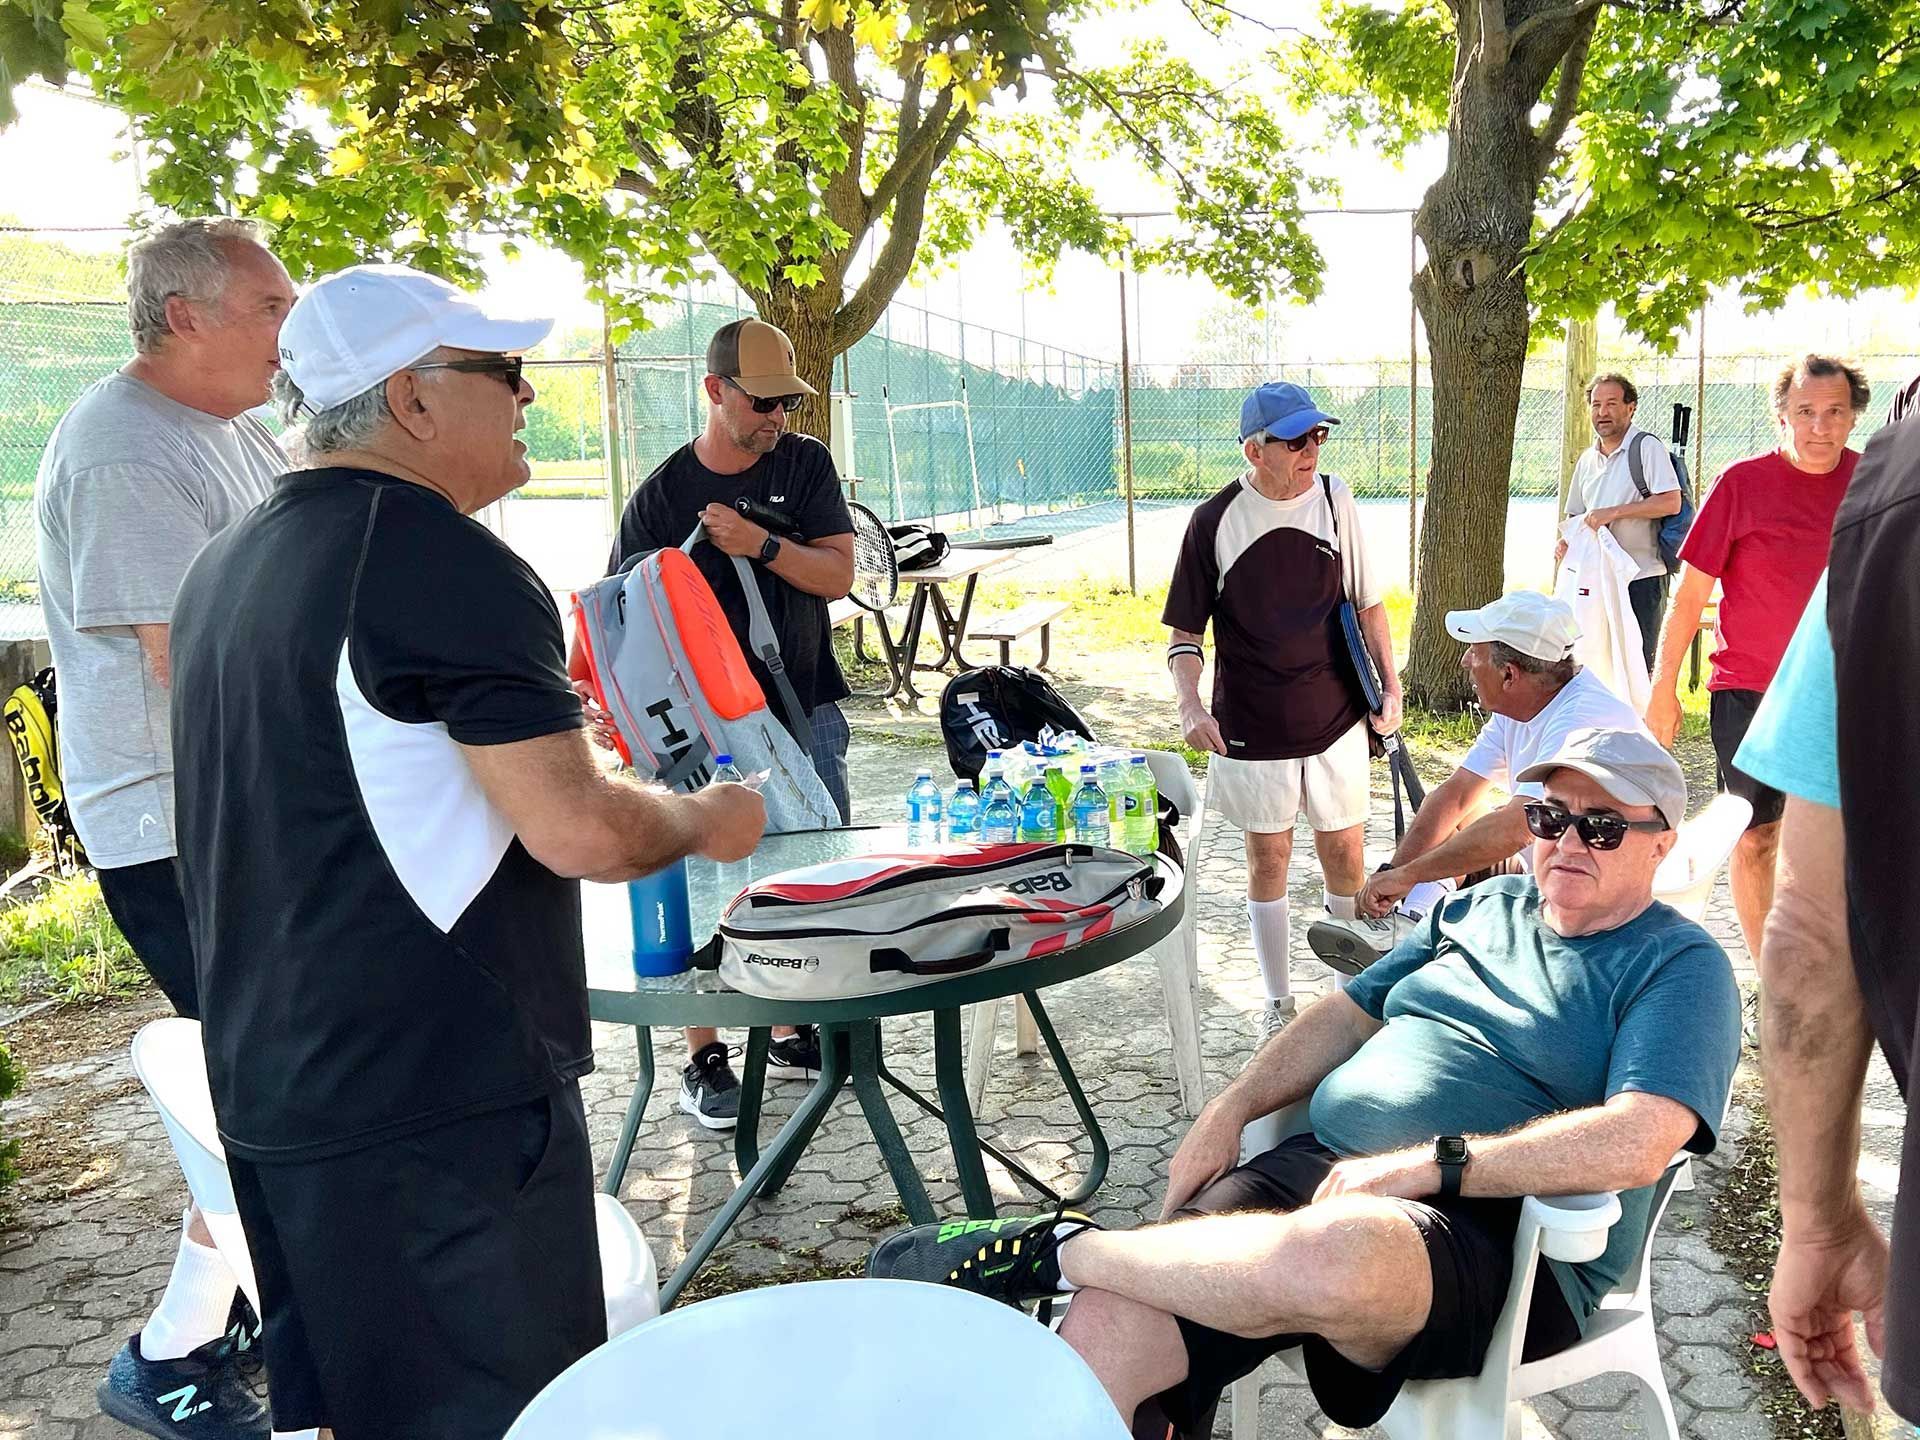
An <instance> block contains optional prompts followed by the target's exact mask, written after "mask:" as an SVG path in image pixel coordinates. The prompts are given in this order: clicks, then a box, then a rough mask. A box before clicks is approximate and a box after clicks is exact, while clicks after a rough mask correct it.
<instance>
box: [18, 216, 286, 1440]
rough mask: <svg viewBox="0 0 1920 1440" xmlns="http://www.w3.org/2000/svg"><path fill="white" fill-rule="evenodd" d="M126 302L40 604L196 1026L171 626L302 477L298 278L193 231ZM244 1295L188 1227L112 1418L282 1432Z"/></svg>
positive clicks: (70, 731)
mask: <svg viewBox="0 0 1920 1440" xmlns="http://www.w3.org/2000/svg"><path fill="white" fill-rule="evenodd" d="M127 292H128V314H129V321H130V326H131V329H132V332H133V347H134V350H135V352H136V353H135V355H134V357H133V359H132V360H130V361H128V362H127V364H126V365H124V366H123V367H121V368H120V369H119V370H116V371H115V372H114V373H113V374H111V375H109V376H107V377H106V378H105V379H103V380H101V381H99V382H98V383H96V384H95V385H93V386H92V387H90V388H89V389H88V390H87V391H86V393H85V394H83V395H82V396H81V397H80V399H79V400H78V401H76V402H75V403H74V406H73V408H72V409H71V410H69V411H68V412H67V413H66V415H65V416H64V417H63V418H62V419H61V421H60V423H59V425H58V426H56V427H55V429H54V432H53V434H52V436H51V437H50V438H49V439H48V441H47V448H46V452H45V454H44V455H43V456H42V457H41V461H40V473H39V477H38V478H37V479H36V481H35V482H34V519H35V524H36V528H37V530H38V533H39V552H40V553H39V558H40V605H41V609H42V610H43V611H44V612H45V615H46V621H47V639H48V642H49V644H50V646H51V648H52V650H53V664H54V671H55V674H56V675H57V676H58V683H59V687H60V709H59V725H60V751H61V762H62V772H63V773H62V779H63V781H64V782H65V786H66V792H67V802H68V805H69V807H70V808H71V811H72V814H73V822H74V828H75V829H76V830H77V831H78V832H79V834H80V839H81V842H82V843H83V844H84V845H85V846H86V847H87V855H88V858H89V859H91V860H92V862H93V864H94V865H95V866H96V867H97V868H98V872H99V879H100V891H101V894H102V896H103V897H104V898H105V900H106V903H107V908H108V909H109V910H110V911H112V913H113V918H114V920H115V921H116V922H117V923H118V924H119V926H120V929H121V930H122V931H123V932H124V933H125V935H126V937H127V940H128V943H129V944H131V945H132V946H133V949H134V952H135V953H136V954H137V955H139V957H140V960H141V963H142V964H144V965H145V966H146V968H147V971H148V973H150V974H151V975H152V976H153V978H154V981H155V983H156V984H158V985H159V987H160V988H161V990H163V991H164V992H165V993H166V996H167V998H168V999H169V1000H171V1001H172V1002H173V1006H174V1008H175V1009H176V1010H178V1011H179V1012H180V1013H181V1014H182V1015H185V1016H187V1017H189V1018H193V1019H197V1018H198V1017H199V1008H200V1007H199V1003H198V987H197V985H196V983H195V979H194V966H193V951H192V947H191V945H190V943H189V941H188V937H187V919H186V908H185V906H184V904H183V903H182V901H181V898H180V888H179V882H178V880H177V879H176V878H175V874H174V858H173V857H174V839H173V749H172V744H171V742H170V738H169V733H168V709H169V696H168V679H169V668H168V660H167V627H168V623H169V621H170V620H171V618H172V615H173V599H174V592H175V591H177V590H178V589H179V586H180V581H181V578H182V577H183V576H184V575H185V574H186V572H187V567H188V566H189V565H190V564H191V563H192V562H193V558H194V556H195V555H197V554H198V553H199V551H200V548H201V547H202V546H203V545H205V544H206V543H207V541H208V540H210V539H212V538H213V537H214V536H215V535H216V534H218V533H219V532H220V531H221V530H223V529H225V528H226V526H228V525H229V524H231V523H232V522H233V521H235V520H237V519H239V518H240V517H241V516H242V515H244V514H245V513H246V512H247V511H248V510H250V509H251V508H252V507H253V506H254V505H256V504H258V503H259V502H260V501H261V500H264V499H265V498H266V497H267V494H268V492H269V491H270V490H271V489H272V488H273V482H274V479H275V477H276V476H278V475H279V474H280V473H281V471H283V470H284V469H285V468H286V459H285V456H284V455H282V454H281V451H280V447H279V445H278V444H277V443H276V442H275V440H274V438H273V435H272V433H271V432H269V431H268V430H267V428H266V427H265V426H264V425H262V424H261V423H260V422H259V421H258V420H256V419H254V418H253V417H252V416H250V415H248V414H247V413H246V412H247V411H249V410H252V409H254V408H255V407H256V406H259V405H261V404H264V403H265V401H266V399H267V395H268V391H269V388H270V387H271V385H272V381H273V374H274V371H276V370H277V369H278V368H279V349H278V341H279V334H280V322H281V321H282V319H284V318H285V316H286V313H287V310H288V309H289V308H290V307H291V306H292V304H293V299H294V295H293V283H292V282H291V281H290V280H289V279H288V278H287V272H286V270H285V269H284V268H283V267H282V266H281V264H280V262H279V261H278V260H276V259H274V258H273V256H272V254H271V253H269V252H268V250H267V248H266V247H265V245H264V244H262V243H261V232H260V230H259V229H258V227H256V226H254V225H252V224H250V223H249V222H247V221H242V220H188V221H183V222H181V223H179V224H174V225H167V226H164V227H162V228H160V229H157V230H155V231H153V232H152V233H150V234H149V235H147V236H146V237H145V238H144V239H142V240H140V241H139V242H138V243H136V244H135V245H134V246H133V248H132V250H131V251H130V252H129V255H128V267H127ZM234 1292H235V1281H234V1274H233V1270H232V1269H231V1267H230V1266H229V1265H228V1264H227V1262H226V1261H225V1260H224V1259H223V1258H222V1257H221V1255H220V1252H219V1251H218V1250H216V1249H215V1248H214V1247H213V1240H212V1237H211V1235H210V1234H209V1233H208V1232H207V1229H206V1226H205V1224H204V1223H203V1222H202V1221H201V1219H200V1216H199V1214H198V1213H197V1212H196V1211H192V1210H189V1211H188V1213H187V1216H186V1221H185V1233H184V1234H183V1235H182V1236H181V1241H180V1251H179V1255H178V1258H177V1259H176V1260H175V1262H174V1269H173V1274H172V1276H171V1277H170V1278H169V1280H168V1282H167V1289H166V1293H165V1294H164V1295H163V1296H162V1297H161V1300H160V1304H159V1306H158V1307H157V1308H156V1309H155V1310H154V1312H153V1315H152V1317H151V1318H150V1319H149V1320H148V1321H147V1324H146V1325H145V1326H144V1327H143V1328H142V1330H141V1331H140V1333H139V1334H138V1335H135V1336H134V1337H133V1338H132V1339H130V1340H129V1341H128V1342H127V1343H126V1345H124V1346H122V1347H121V1349H120V1352H119V1354H117V1355H116V1356H114V1358H113V1363H112V1365H111V1367H110V1368H109V1371H108V1374H107V1378H106V1380H104V1381H103V1382H102V1383H101V1385H100V1389H99V1399H100V1407H101V1409H103V1410H105V1411H106V1412H107V1414H109V1415H112V1416H113V1417H114V1418H115V1419H118V1420H121V1421H123V1422H124V1423H126V1424H128V1425H131V1426H133V1427H134V1428H135V1429H137V1430H141V1431H144V1432H145V1433H147V1434H149V1435H158V1436H184V1435H188V1434H192V1435H194V1436H207V1437H222V1440H225V1437H239V1436H261V1437H264V1436H266V1435H267V1434H268V1433H269V1426H268V1421H267V1416H266V1412H265V1411H264V1410H263V1409H262V1407H261V1406H260V1404H259V1402H258V1401H257V1400H255V1399H254V1398H253V1396H252V1394H251V1393H250V1392H249V1391H248V1389H247V1386H246V1384H245V1383H244V1381H243V1380H242V1379H241V1377H240V1376H239V1374H238V1373H237V1372H236V1369H235V1366H234V1363H233V1362H234V1360H235V1359H236V1358H237V1355H238V1351H239V1350H240V1349H242V1348H245V1347H246V1346H247V1345H249V1344H251V1343H252V1333H251V1330H250V1329H249V1328H247V1327H246V1326H245V1325H244V1324H243V1325H242V1327H241V1328H240V1329H239V1330H238V1332H237V1333H236V1331H235V1330H233V1329H231V1328H230V1320H229V1311H230V1309H232V1308H233V1307H234V1305H235V1299H234ZM183 1387H185V1389H186V1394H187V1399H186V1400H183V1399H182V1398H181V1395H182V1389H183ZM163 1399H164V1401H165V1403H162V1401H163ZM188 1401H191V1403H188Z"/></svg>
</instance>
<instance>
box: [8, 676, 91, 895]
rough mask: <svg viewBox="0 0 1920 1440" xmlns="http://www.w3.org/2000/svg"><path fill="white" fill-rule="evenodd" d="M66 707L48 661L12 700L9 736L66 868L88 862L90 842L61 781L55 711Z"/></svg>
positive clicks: (31, 797) (33, 800) (60, 863)
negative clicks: (72, 811)
mask: <svg viewBox="0 0 1920 1440" xmlns="http://www.w3.org/2000/svg"><path fill="white" fill-rule="evenodd" d="M59 709H60V699H59V694H58V692H57V691H56V689H55V688H54V683H53V667H52V666H48V667H47V668H46V669H45V670H42V671H41V672H40V673H39V674H38V675H36V676H34V677H33V678H32V679H31V680H29V681H27V683H26V684H24V685H21V686H19V687H17V688H16V689H15V690H14V692H13V694H12V695H11V696H10V697H8V700H7V704H6V712H5V713H6V717H7V737H8V738H9V739H10V740H12V741H13V753H14V755H15V756H16V757H17V758H18V759H19V761H20V773H21V775H22V776H23V777H24V778H25V779H26V782H27V799H28V801H29V802H31V803H32V805H33V812H34V814H36V815H38V816H39V817H40V824H41V825H42V826H43V827H44V828H45V829H46V832H47V835H48V837H49V838H50V839H51V840H52V841H53V855H54V861H55V863H56V864H57V865H58V866H59V868H60V869H61V871H62V872H67V871H71V870H73V869H75V868H77V867H78V866H81V865H84V864H86V862H87V852H86V848H85V847H84V846H82V845H81V843H80V836H79V834H78V833H77V832H76V831H75V830H74V828H73V816H72V815H71V814H69V813H68V810H67V796H66V790H65V788H64V787H63V786H62V784H61V781H60V732H59V730H58V728H57V727H56V725H55V723H54V722H55V717H56V716H57V715H58V713H59Z"/></svg>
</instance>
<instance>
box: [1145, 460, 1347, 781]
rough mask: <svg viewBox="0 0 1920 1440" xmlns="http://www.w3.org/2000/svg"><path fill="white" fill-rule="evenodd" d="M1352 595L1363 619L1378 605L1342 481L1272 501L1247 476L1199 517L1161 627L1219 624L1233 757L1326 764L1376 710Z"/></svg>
mask: <svg viewBox="0 0 1920 1440" xmlns="http://www.w3.org/2000/svg"><path fill="white" fill-rule="evenodd" d="M1329 494H1331V497H1332V504H1331V506H1329V504H1328V497H1329ZM1343 586H1344V589H1345V595H1346V598H1348V599H1351V600H1352V601H1353V604H1354V608H1355V609H1356V610H1365V609H1368V608H1369V607H1371V606H1374V605H1377V604H1379V603H1380V599H1381V593H1380V584H1379V581H1378V577H1377V576H1376V574H1375V573H1374V571H1373V569H1372V567H1371V566H1369V565H1368V563H1367V560H1366V551H1365V546H1364V544H1363V543H1362V538H1361V534H1360V515H1359V511H1358V509H1357V508H1356V507H1355V505H1354V503H1353V492H1352V491H1350V490H1349V489H1347V486H1346V482H1344V481H1343V480H1341V479H1340V478H1339V477H1338V476H1326V477H1322V479H1321V480H1316V481H1315V483H1314V485H1313V488H1312V489H1310V490H1308V491H1306V492H1305V493H1304V494H1301V495H1298V496H1296V497H1294V498H1293V499H1291V500H1269V499H1268V498H1267V497H1266V496H1264V495H1262V494H1261V493H1260V492H1259V491H1258V490H1256V489H1254V487H1253V480H1252V476H1251V472H1249V473H1248V474H1245V475H1242V476H1241V477H1240V478H1239V479H1238V480H1235V481H1234V482H1233V483H1232V484H1231V485H1228V486H1227V487H1226V489H1224V490H1222V491H1221V492H1220V493H1219V494H1218V495H1215V496H1214V497H1213V498H1212V499H1211V500H1208V501H1207V502H1205V503H1204V504H1203V505H1201V506H1200V508H1199V509H1197V510H1195V511H1194V512H1193V516H1192V518H1191V519H1190V520H1189V521H1188V522H1187V534H1186V538H1185V539H1184V540H1183V541H1182V542H1181V545H1180V556H1179V558H1178V559H1177V560H1176V561H1175V562H1174V567H1173V582H1172V584H1171V585H1169V586H1168V588H1167V605H1166V610H1165V611H1164V612H1163V613H1162V615H1161V623H1162V624H1164V625H1167V626H1168V627H1170V628H1172V629H1175V630H1186V631H1190V632H1192V633H1193V634H1196V635H1199V634H1204V633H1205V632H1206V629H1207V624H1208V622H1209V621H1211V622H1212V624H1213V647H1214V663H1213V717H1214V719H1215V720H1216V721H1217V722H1218V723H1219V726H1220V733H1221V735H1222V736H1223V737H1224V738H1225V739H1226V742H1227V753H1228V754H1229V755H1230V756H1232V757H1233V758H1234V759H1236V760H1288V759H1295V758H1298V757H1301V756H1306V755H1318V754H1320V753H1321V752H1322V751H1324V750H1325V749H1327V748H1328V747H1329V746H1330V745H1332V744H1333V742H1334V741H1336V740H1338V739H1339V738H1340V737H1341V736H1342V735H1344V734H1346V732H1347V731H1348V730H1350V729H1352V728H1353V726H1354V725H1355V724H1357V723H1358V722H1359V721H1360V719H1361V717H1362V716H1363V715H1364V714H1365V713H1366V712H1365V709H1364V707H1363V705H1362V703H1361V699H1360V694H1359V691H1358V688H1357V685H1356V682H1355V680H1354V678H1353V677H1352V676H1351V675H1350V674H1349V673H1348V664H1347V660H1346V658H1345V641H1344V640H1343V638H1342V636H1341V634H1340V601H1341V596H1342V587H1343Z"/></svg>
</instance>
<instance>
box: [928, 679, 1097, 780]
mask: <svg viewBox="0 0 1920 1440" xmlns="http://www.w3.org/2000/svg"><path fill="white" fill-rule="evenodd" d="M1049 725H1050V726H1052V727H1053V728H1054V729H1055V730H1072V731H1074V732H1075V733H1076V734H1079V735H1082V736H1084V737H1085V738H1086V739H1088V740H1093V739H1096V738H1097V737H1096V736H1095V735H1094V733H1093V727H1092V726H1090V725H1089V724H1087V718H1086V716H1084V715H1082V714H1081V713H1080V712H1079V711H1078V710H1076V709H1074V708H1073V706H1072V705H1071V704H1069V703H1068V702H1067V697H1066V696H1064V695H1062V694H1061V693H1060V692H1059V691H1058V690H1056V689H1054V688H1053V682H1052V681H1051V680H1049V679H1047V677H1046V676H1044V675H1042V674H1041V673H1040V672H1039V671H1038V670H1029V669H1028V668H1027V667H1026V666H1024V665H982V666H981V667H980V668H979V669H978V670H963V671H961V672H960V674H958V675H956V676H954V677H953V679H951V680H949V681H948V682H947V688H946V689H945V690H944V691H942V692H941V695H940V734H941V737H942V738H943V739H945V741H946V742H947V763H948V764H950V765H952V766H953V773H954V774H955V775H956V776H957V777H959V778H960V779H963V780H978V779H979V778H980V771H981V769H982V768H983V767H984V766H985V765H986V763H987V752H988V751H989V750H1011V749H1013V748H1014V746H1016V745H1018V744H1020V742H1021V741H1023V740H1038V739H1039V738H1040V732H1041V731H1042V730H1044V729H1045V728H1046V727H1048V726H1049Z"/></svg>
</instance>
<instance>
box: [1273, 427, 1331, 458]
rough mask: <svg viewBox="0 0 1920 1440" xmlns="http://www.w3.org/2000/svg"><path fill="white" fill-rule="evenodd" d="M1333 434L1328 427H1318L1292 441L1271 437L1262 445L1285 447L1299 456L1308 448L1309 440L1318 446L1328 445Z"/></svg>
mask: <svg viewBox="0 0 1920 1440" xmlns="http://www.w3.org/2000/svg"><path fill="white" fill-rule="evenodd" d="M1332 434H1333V431H1332V430H1331V429H1329V428H1328V427H1327V426H1325V425H1316V426H1314V427H1313V428H1312V429H1311V430H1309V431H1307V433H1306V434H1304V435H1296V436H1294V437H1293V438H1292V439H1291V440H1283V439H1281V438H1280V436H1278V435H1269V436H1267V438H1266V439H1265V440H1263V441H1261V442H1260V443H1261V444H1263V445H1284V446H1286V447H1287V449H1289V450H1292V451H1294V452H1295V453H1296V454H1297V453H1299V452H1300V451H1302V450H1304V449H1306V448H1307V442H1308V441H1309V440H1311V441H1312V442H1313V443H1314V444H1316V445H1324V444H1326V443H1327V440H1328V438H1329V437H1330V436H1331V435H1332Z"/></svg>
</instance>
